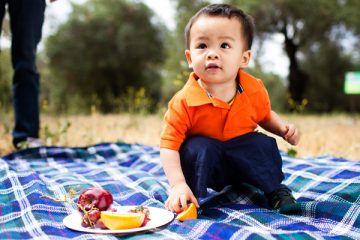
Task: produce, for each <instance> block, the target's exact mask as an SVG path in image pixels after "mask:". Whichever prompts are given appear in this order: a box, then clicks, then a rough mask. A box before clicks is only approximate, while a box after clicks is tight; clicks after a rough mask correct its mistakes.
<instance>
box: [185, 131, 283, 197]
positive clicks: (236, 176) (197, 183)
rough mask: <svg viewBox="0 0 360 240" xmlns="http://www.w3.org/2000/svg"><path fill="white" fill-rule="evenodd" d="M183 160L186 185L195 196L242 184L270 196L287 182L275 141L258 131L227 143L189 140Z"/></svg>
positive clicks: (202, 138) (206, 138)
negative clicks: (284, 180) (282, 183)
mask: <svg viewBox="0 0 360 240" xmlns="http://www.w3.org/2000/svg"><path fill="white" fill-rule="evenodd" d="M180 159H181V167H182V170H183V173H184V176H185V179H186V182H187V184H188V185H189V187H190V188H191V190H192V191H193V193H194V194H195V196H196V197H205V196H206V194H207V188H212V189H213V190H215V191H221V190H222V189H223V188H224V187H226V186H229V185H232V186H234V187H240V186H241V185H242V184H243V183H247V184H251V185H253V186H254V187H257V188H259V189H260V190H262V191H263V192H264V193H269V192H272V191H274V190H276V189H277V188H279V187H280V184H281V182H282V181H283V179H284V174H283V172H282V159H281V156H280V153H279V149H278V147H277V144H276V141H275V139H274V138H272V137H268V136H266V135H264V134H262V133H257V132H251V133H248V134H245V135H242V136H239V137H236V138H233V139H231V140H228V141H225V142H221V141H219V140H216V139H213V138H209V137H204V136H191V137H188V138H187V139H186V140H185V142H184V143H183V144H182V146H181V148H180Z"/></svg>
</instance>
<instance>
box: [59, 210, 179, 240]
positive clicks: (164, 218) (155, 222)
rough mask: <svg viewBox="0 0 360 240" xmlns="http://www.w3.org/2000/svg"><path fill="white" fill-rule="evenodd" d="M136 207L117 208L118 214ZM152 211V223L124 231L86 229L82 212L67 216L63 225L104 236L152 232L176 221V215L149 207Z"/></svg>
mask: <svg viewBox="0 0 360 240" xmlns="http://www.w3.org/2000/svg"><path fill="white" fill-rule="evenodd" d="M135 207H136V206H120V207H116V209H117V212H119V213H125V212H127V211H128V210H130V209H134V208H135ZM148 208H149V211H150V219H151V220H150V221H148V222H147V223H146V225H145V226H143V227H139V228H131V229H123V230H108V229H100V228H85V227H83V226H81V217H82V216H81V214H80V212H77V211H76V212H73V213H72V214H70V215H69V216H66V217H65V218H64V220H63V223H64V225H65V226H66V227H68V228H70V229H72V230H75V231H80V232H87V233H102V234H114V233H116V234H120V233H135V232H141V231H146V230H151V229H154V228H157V227H161V226H163V225H165V224H167V223H169V222H171V221H172V220H173V219H174V216H175V215H174V213H172V212H170V211H168V210H165V209H162V208H156V207H148Z"/></svg>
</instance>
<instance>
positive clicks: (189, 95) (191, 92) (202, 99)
mask: <svg viewBox="0 0 360 240" xmlns="http://www.w3.org/2000/svg"><path fill="white" fill-rule="evenodd" d="M243 73H244V72H243V71H241V70H240V71H239V73H238V74H239V77H240V79H243V75H244V74H243ZM244 77H246V76H244ZM198 79H199V77H198V76H197V75H196V73H194V72H192V73H191V74H190V76H189V79H188V81H187V83H186V84H185V86H184V91H185V93H184V97H185V99H186V102H187V104H188V106H191V107H194V106H201V105H205V104H209V103H212V104H213V105H214V106H217V107H225V108H228V107H229V105H228V104H226V105H224V106H222V105H223V104H221V103H219V102H220V101H219V100H217V99H213V98H212V97H211V96H209V95H208V93H207V92H206V91H205V90H204V89H203V88H201V86H200V85H199V83H198V81H197V80H198ZM237 90H238V92H239V93H242V92H243V91H244V89H243V87H242V86H241V84H240V83H238V86H237Z"/></svg>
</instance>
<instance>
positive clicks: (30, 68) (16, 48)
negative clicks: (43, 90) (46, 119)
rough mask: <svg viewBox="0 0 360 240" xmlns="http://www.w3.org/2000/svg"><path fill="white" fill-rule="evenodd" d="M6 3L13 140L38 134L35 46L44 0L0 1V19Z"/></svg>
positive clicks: (39, 32) (37, 40) (39, 29)
mask: <svg viewBox="0 0 360 240" xmlns="http://www.w3.org/2000/svg"><path fill="white" fill-rule="evenodd" d="M5 5H8V11H9V15H10V30H11V35H12V39H11V59H12V66H13V69H14V76H13V104H14V114H15V126H14V129H13V132H12V134H13V143H14V145H16V144H17V143H18V142H20V141H23V140H25V139H26V138H27V137H34V138H37V137H39V125H40V123H39V122H40V121H39V114H40V112H39V88H40V86H39V80H40V79H39V78H40V77H39V74H38V72H37V68H36V49H37V45H38V43H39V42H40V39H41V31H42V25H43V22H44V12H45V7H46V3H45V0H0V22H2V19H3V17H4V14H5Z"/></svg>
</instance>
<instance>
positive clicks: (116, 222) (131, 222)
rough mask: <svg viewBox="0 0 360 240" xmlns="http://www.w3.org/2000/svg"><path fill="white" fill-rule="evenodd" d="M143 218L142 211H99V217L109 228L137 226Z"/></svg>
mask: <svg viewBox="0 0 360 240" xmlns="http://www.w3.org/2000/svg"><path fill="white" fill-rule="evenodd" d="M144 218H145V214H144V213H131V212H127V213H118V212H110V211H101V214H100V219H101V220H102V222H103V223H104V225H105V226H106V227H107V228H108V229H110V230H121V229H129V228H138V227H140V226H141V224H142V223H143V221H144Z"/></svg>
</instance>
